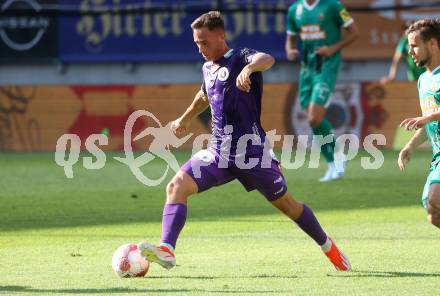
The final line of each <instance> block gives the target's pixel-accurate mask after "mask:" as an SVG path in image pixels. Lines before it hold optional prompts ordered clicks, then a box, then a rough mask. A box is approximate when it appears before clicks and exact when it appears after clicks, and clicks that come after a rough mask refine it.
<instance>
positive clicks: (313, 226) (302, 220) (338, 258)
mask: <svg viewBox="0 0 440 296" xmlns="http://www.w3.org/2000/svg"><path fill="white" fill-rule="evenodd" d="M272 204H273V205H274V206H275V207H277V208H278V209H279V210H280V211H281V212H283V213H284V214H285V215H287V216H288V217H289V218H290V219H292V220H293V221H294V222H295V223H296V224H297V225H298V226H299V227H300V228H301V229H302V230H303V231H304V232H305V233H307V235H309V236H310V237H311V238H312V239H313V240H314V241H315V242H316V243H317V244H318V245H319V246H320V247H321V249H322V251H323V252H324V254H325V255H326V256H327V258H328V259H329V260H330V262H331V263H332V264H333V265H334V267H335V268H336V269H337V270H341V271H348V270H351V265H350V261H349V260H348V258H347V256H345V255H344V254H343V253H342V252H341V251H340V250H339V248H338V247H337V246H336V244H335V242H334V240H333V239H331V238H330V237H328V236H327V234H326V233H325V232H324V230H323V229H322V227H321V225H320V224H319V222H318V220H317V219H316V217H315V215H314V214H313V211H312V210H311V209H310V208H309V207H308V206H307V205H303V204H301V203H298V202H297V201H295V200H294V199H293V197H292V196H291V194H290V193H288V192H287V193H286V194H285V195H283V196H282V197H281V198H279V199H277V200H275V201H273V202H272Z"/></svg>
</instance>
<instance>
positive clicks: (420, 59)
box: [398, 19, 440, 228]
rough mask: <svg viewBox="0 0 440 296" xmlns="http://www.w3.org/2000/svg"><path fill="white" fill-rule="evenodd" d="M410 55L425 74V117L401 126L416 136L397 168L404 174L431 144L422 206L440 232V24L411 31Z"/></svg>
mask: <svg viewBox="0 0 440 296" xmlns="http://www.w3.org/2000/svg"><path fill="white" fill-rule="evenodd" d="M407 34H408V45H409V53H410V55H411V56H412V58H413V59H414V62H415V63H416V65H417V66H419V67H425V68H426V72H425V73H423V74H422V75H420V78H419V82H418V90H419V98H420V106H421V109H422V116H420V117H414V118H407V119H405V120H403V121H402V123H401V124H400V126H401V127H405V128H406V129H407V130H412V129H415V130H417V132H416V133H415V135H414V136H413V137H412V138H411V140H410V141H409V142H408V143H407V144H406V146H405V147H404V148H403V149H402V150H401V151H400V154H399V158H398V165H399V167H400V169H401V170H402V171H403V170H404V169H405V166H406V163H407V162H408V161H409V159H410V157H411V154H412V152H413V151H414V149H415V148H416V147H417V146H419V145H421V144H422V143H424V142H425V141H426V140H429V142H430V143H431V146H432V150H433V157H432V161H431V166H430V168H429V174H428V178H427V180H426V183H425V187H424V189H423V194H422V205H423V207H424V208H425V209H426V210H427V212H428V221H429V222H430V223H431V224H433V225H435V226H437V227H438V228H440V165H439V163H440V136H439V135H440V20H432V19H425V20H420V21H417V22H415V23H414V24H412V25H411V26H410V27H409V28H408V30H407Z"/></svg>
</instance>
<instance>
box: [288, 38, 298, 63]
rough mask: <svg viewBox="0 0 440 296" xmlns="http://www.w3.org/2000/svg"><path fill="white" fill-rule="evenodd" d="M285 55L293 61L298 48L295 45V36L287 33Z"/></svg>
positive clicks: (296, 55)
mask: <svg viewBox="0 0 440 296" xmlns="http://www.w3.org/2000/svg"><path fill="white" fill-rule="evenodd" d="M285 50H286V56H287V59H288V60H289V61H294V60H295V59H296V58H297V57H298V55H299V50H298V49H297V47H296V36H295V35H291V34H287V37H286V44H285Z"/></svg>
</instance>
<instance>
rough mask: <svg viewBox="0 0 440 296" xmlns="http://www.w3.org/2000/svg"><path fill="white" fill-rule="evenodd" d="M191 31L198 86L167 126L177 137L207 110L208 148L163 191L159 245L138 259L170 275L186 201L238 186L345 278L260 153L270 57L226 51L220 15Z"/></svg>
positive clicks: (316, 227) (338, 257) (268, 153)
mask: <svg viewBox="0 0 440 296" xmlns="http://www.w3.org/2000/svg"><path fill="white" fill-rule="evenodd" d="M191 28H192V29H193V37H194V42H195V43H196V45H197V47H198V48H199V52H200V54H201V55H202V56H203V57H204V59H205V60H206V61H207V62H206V63H205V64H204V65H203V77H204V81H203V83H202V86H201V89H200V91H199V92H198V93H197V94H196V96H195V98H194V101H193V102H192V104H191V105H190V106H189V107H188V109H187V110H186V111H185V112H184V114H183V115H182V116H181V117H179V118H178V119H176V120H175V121H174V122H173V129H174V131H175V133H176V135H178V136H179V135H182V134H184V133H185V132H186V131H187V128H188V126H189V123H190V122H191V120H193V119H194V118H196V117H197V115H198V114H200V113H201V112H203V111H204V110H205V109H207V108H208V107H210V108H211V113H212V129H213V130H212V138H211V143H210V145H209V147H208V149H207V150H201V151H200V152H199V153H197V154H195V155H194V156H192V158H191V159H190V160H189V161H188V162H187V163H185V164H184V165H183V166H182V167H181V168H180V171H179V172H177V173H176V175H175V176H174V177H173V179H172V180H171V182H170V183H169V184H168V185H167V189H166V193H167V200H166V204H165V207H164V209H163V219H162V240H161V243H160V245H159V246H155V245H152V244H150V243H147V242H142V243H140V244H139V249H140V250H141V253H142V254H143V255H144V256H145V257H147V258H148V260H149V261H151V262H156V263H158V264H160V265H161V266H162V267H164V268H167V269H169V268H172V267H174V266H175V264H176V261H175V256H174V249H175V247H176V242H177V238H178V236H179V234H180V231H181V230H182V229H183V227H184V225H185V222H186V217H187V202H188V198H189V196H190V195H193V194H196V193H200V192H203V191H206V190H208V189H210V188H212V187H214V186H220V185H223V184H225V183H228V182H230V181H232V180H235V179H237V180H238V181H239V182H240V183H241V184H242V185H243V186H244V187H245V189H246V190H247V191H251V190H255V189H257V190H258V191H259V192H260V193H261V194H262V195H263V196H265V198H266V199H267V200H268V201H269V202H271V203H272V205H274V206H275V207H276V208H278V209H279V210H280V211H281V212H283V213H284V214H285V215H286V216H288V217H289V218H290V219H291V220H292V221H294V222H295V223H296V224H297V225H298V226H299V227H300V228H301V229H302V230H303V231H304V232H305V233H307V234H308V235H309V236H310V237H311V238H312V239H313V240H315V242H316V243H317V244H318V245H319V246H320V247H321V249H322V250H323V252H324V254H325V255H326V256H327V257H328V259H329V260H330V261H331V262H332V263H333V265H334V266H335V268H336V269H338V270H349V269H350V268H351V267H350V263H349V261H348V259H347V258H346V257H345V256H344V255H343V254H342V252H340V251H339V249H338V248H337V247H336V244H335V243H334V242H333V240H332V239H330V238H329V237H328V236H327V234H326V233H325V232H324V230H323V229H322V227H321V226H320V224H319V222H318V220H317V219H316V217H315V215H314V214H313V212H312V210H311V209H310V208H309V207H307V206H306V205H304V204H302V203H299V202H297V201H295V200H294V199H293V197H292V195H291V194H290V193H289V192H288V191H287V185H286V182H285V179H284V176H283V174H282V173H281V170H280V168H279V162H278V161H277V160H276V159H275V158H274V156H273V152H272V150H271V149H265V146H264V143H265V140H266V139H265V137H266V134H265V131H264V130H263V128H262V126H261V123H260V115H261V98H262V91H263V77H262V73H261V72H262V71H266V70H268V69H269V68H271V67H272V65H273V64H274V59H273V57H272V56H270V55H268V54H265V53H261V52H257V51H255V50H253V49H249V48H236V49H230V48H229V47H228V45H227V43H226V41H225V28H224V22H223V19H222V17H221V15H220V13H219V12H216V11H211V12H208V13H206V14H203V15H201V16H200V17H199V18H197V19H196V20H195V21H194V22H193V23H192V24H191ZM243 136H250V137H249V139H252V144H251V145H247V146H246V147H245V150H243V151H241V152H239V150H240V147H239V146H240V144H239V142H240V138H242V137H243ZM228 146H229V147H230V148H228ZM240 157H243V159H249V158H250V157H252V158H253V159H255V158H257V159H259V160H262V159H264V158H265V157H267V159H268V165H267V166H265V165H263V161H261V162H259V163H258V164H257V165H256V166H255V167H253V168H248V169H246V168H243V167H241V166H240V165H239V162H238V161H239V158H240ZM197 168H198V169H199V173H200V175H199V176H197V173H196V170H197ZM238 198H239V197H238ZM245 249H246V246H243V251H244V250H245Z"/></svg>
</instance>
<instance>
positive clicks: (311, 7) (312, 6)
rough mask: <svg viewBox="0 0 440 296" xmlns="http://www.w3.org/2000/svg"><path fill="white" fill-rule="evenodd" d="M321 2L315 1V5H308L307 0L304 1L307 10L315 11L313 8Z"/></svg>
mask: <svg viewBox="0 0 440 296" xmlns="http://www.w3.org/2000/svg"><path fill="white" fill-rule="evenodd" d="M318 3H319V0H315V3H313V4H312V5H309V3H307V0H303V5H304V7H305V8H306V9H307V10H313V8H315V7H316V5H318Z"/></svg>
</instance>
